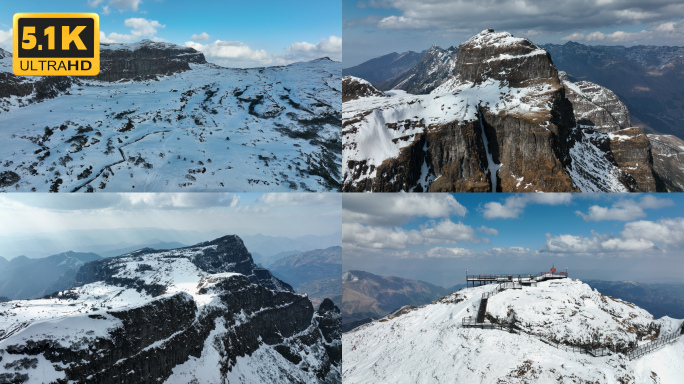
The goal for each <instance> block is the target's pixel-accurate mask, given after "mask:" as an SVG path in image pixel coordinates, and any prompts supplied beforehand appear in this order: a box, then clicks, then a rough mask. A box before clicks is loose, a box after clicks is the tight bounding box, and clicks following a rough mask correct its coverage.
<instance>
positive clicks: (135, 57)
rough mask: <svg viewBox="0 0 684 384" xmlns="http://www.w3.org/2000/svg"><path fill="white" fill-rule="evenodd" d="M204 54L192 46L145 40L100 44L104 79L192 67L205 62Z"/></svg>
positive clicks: (151, 75)
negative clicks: (192, 64) (130, 42)
mask: <svg viewBox="0 0 684 384" xmlns="http://www.w3.org/2000/svg"><path fill="white" fill-rule="evenodd" d="M206 62H207V61H206V60H205V59H204V55H203V54H202V53H200V52H197V51H196V50H195V49H193V48H189V47H179V46H177V45H175V44H169V43H161V42H154V41H151V40H143V41H141V42H139V43H135V44H106V43H103V44H100V74H99V75H97V76H96V77H95V79H96V80H102V81H110V82H111V81H119V80H123V79H136V78H140V79H149V78H155V77H156V76H164V75H171V74H174V73H178V72H183V71H188V70H190V65H189V64H191V63H194V64H205V63H206Z"/></svg>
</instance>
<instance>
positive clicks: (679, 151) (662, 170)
mask: <svg viewBox="0 0 684 384" xmlns="http://www.w3.org/2000/svg"><path fill="white" fill-rule="evenodd" d="M648 140H649V142H650V143H651V151H652V153H653V169H654V171H655V173H656V174H657V175H658V178H659V179H660V180H661V181H662V182H663V184H665V188H666V190H667V191H669V192H683V191H684V140H682V139H680V138H678V137H676V136H672V135H656V134H650V135H648Z"/></svg>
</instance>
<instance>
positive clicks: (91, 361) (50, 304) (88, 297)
mask: <svg viewBox="0 0 684 384" xmlns="http://www.w3.org/2000/svg"><path fill="white" fill-rule="evenodd" d="M212 243H213V244H212ZM230 244H233V245H235V246H236V247H237V249H234V250H233V252H232V253H231V250H230V249H222V247H228V246H229V245H230ZM240 245H242V241H241V240H240V239H239V238H238V237H236V236H227V237H223V238H221V239H217V240H216V241H214V242H207V243H202V244H198V245H195V246H192V247H186V248H180V249H174V250H168V251H149V250H148V251H144V250H141V251H137V252H133V253H129V254H127V255H123V256H120V257H116V258H111V259H102V260H97V261H95V262H91V263H88V264H85V265H84V266H83V267H81V269H80V271H79V273H78V274H77V276H76V281H75V283H76V286H75V287H74V288H71V289H67V290H63V291H60V292H57V293H55V294H52V295H50V296H49V297H45V298H42V299H38V300H21V301H11V302H7V303H0V360H1V361H2V365H1V366H0V381H2V382H5V381H8V382H12V383H14V382H16V383H24V382H29V383H33V382H35V383H39V382H40V383H56V382H67V381H73V382H101V383H121V382H136V383H142V382H152V381H154V382H166V383H188V382H207V383H218V382H273V383H289V382H292V381H295V382H307V383H308V382H311V383H319V382H320V383H323V382H326V383H327V382H335V381H336V380H337V381H339V375H340V373H339V359H340V353H339V348H340V346H339V336H337V337H335V336H334V334H335V331H336V329H339V322H338V321H337V317H339V315H337V317H336V314H335V313H334V312H335V309H336V307H335V306H334V305H328V306H327V307H325V308H321V309H319V311H318V313H316V314H315V311H314V308H313V306H312V304H311V302H310V301H309V300H308V299H307V297H306V295H305V294H295V293H293V292H291V289H286V288H289V286H287V285H286V284H284V283H282V284H284V286H283V287H277V286H275V285H277V279H275V278H273V277H272V276H271V275H270V272H268V270H264V269H261V268H256V267H255V266H254V265H253V262H251V257H249V253H246V249H245V250H243V249H241V247H240ZM242 248H244V246H243V247H242ZM245 253H246V254H245ZM240 257H242V258H240ZM231 258H232V260H233V261H234V262H233V263H227V261H229V259H231ZM250 263H251V264H252V265H248V264H250ZM268 276H270V279H269V278H268ZM337 312H339V310H337ZM314 314H315V315H314ZM337 332H338V335H339V331H337ZM36 345H40V347H39V348H34V346H36ZM2 367H4V370H3V369H2ZM3 380H4V381H3Z"/></svg>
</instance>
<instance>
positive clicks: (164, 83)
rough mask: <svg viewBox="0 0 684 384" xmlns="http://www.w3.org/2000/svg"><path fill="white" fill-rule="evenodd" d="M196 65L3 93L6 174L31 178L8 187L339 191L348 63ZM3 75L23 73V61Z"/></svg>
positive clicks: (1, 158)
mask: <svg viewBox="0 0 684 384" xmlns="http://www.w3.org/2000/svg"><path fill="white" fill-rule="evenodd" d="M122 47H123V48H122ZM135 48H136V47H134V46H126V45H124V46H119V45H117V47H109V48H108V49H135ZM162 48H169V47H162ZM190 68H191V70H190V71H185V72H181V73H176V74H172V75H168V76H160V77H159V80H141V81H134V80H121V81H118V82H112V83H109V82H102V81H94V80H92V79H87V78H79V79H73V81H74V84H73V85H72V86H71V88H70V89H68V90H67V91H66V92H65V93H63V94H60V95H59V96H58V97H56V98H53V99H46V100H43V101H42V102H38V103H32V102H31V101H30V99H32V98H33V97H34V96H35V92H34V95H31V96H27V97H17V96H9V97H5V98H0V127H2V129H1V130H0V142H2V145H0V174H3V173H5V172H12V173H14V174H16V175H18V176H19V177H20V180H19V181H18V182H16V183H10V185H6V184H5V183H2V182H0V190H2V191H34V190H35V191H49V190H53V191H56V190H58V191H86V190H105V191H116V192H124V191H125V192H128V191H133V192H141V191H293V190H299V191H328V190H336V189H338V187H339V186H338V184H339V181H340V167H341V166H340V161H341V149H340V124H341V121H340V118H341V116H340V114H339V111H340V109H341V93H340V90H341V64H340V63H337V62H333V61H330V60H328V59H318V60H314V61H310V62H305V63H295V64H291V65H288V66H284V67H269V68H254V69H227V68H221V67H218V66H215V65H212V64H192V63H191V64H190ZM0 70H2V71H5V72H11V57H9V56H8V57H5V58H3V59H0ZM25 81H37V79H36V78H28V79H25ZM8 174H9V173H5V175H8Z"/></svg>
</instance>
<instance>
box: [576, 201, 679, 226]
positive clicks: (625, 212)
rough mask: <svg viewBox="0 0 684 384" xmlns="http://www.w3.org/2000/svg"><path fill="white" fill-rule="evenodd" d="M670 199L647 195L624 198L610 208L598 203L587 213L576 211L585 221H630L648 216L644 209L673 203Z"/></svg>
mask: <svg viewBox="0 0 684 384" xmlns="http://www.w3.org/2000/svg"><path fill="white" fill-rule="evenodd" d="M673 204H674V203H673V202H672V200H670V199H660V198H657V197H655V196H653V195H646V196H644V197H643V198H641V200H636V199H622V200H619V201H617V202H615V203H614V204H613V205H612V206H611V207H610V208H608V207H602V206H598V205H592V206H591V207H589V212H587V213H586V214H585V213H583V212H580V211H576V212H575V213H576V214H577V215H579V216H581V217H582V218H583V219H584V221H603V220H620V221H629V220H634V219H638V218H640V217H644V216H646V212H644V209H657V208H663V207H668V206H671V205H673Z"/></svg>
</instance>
